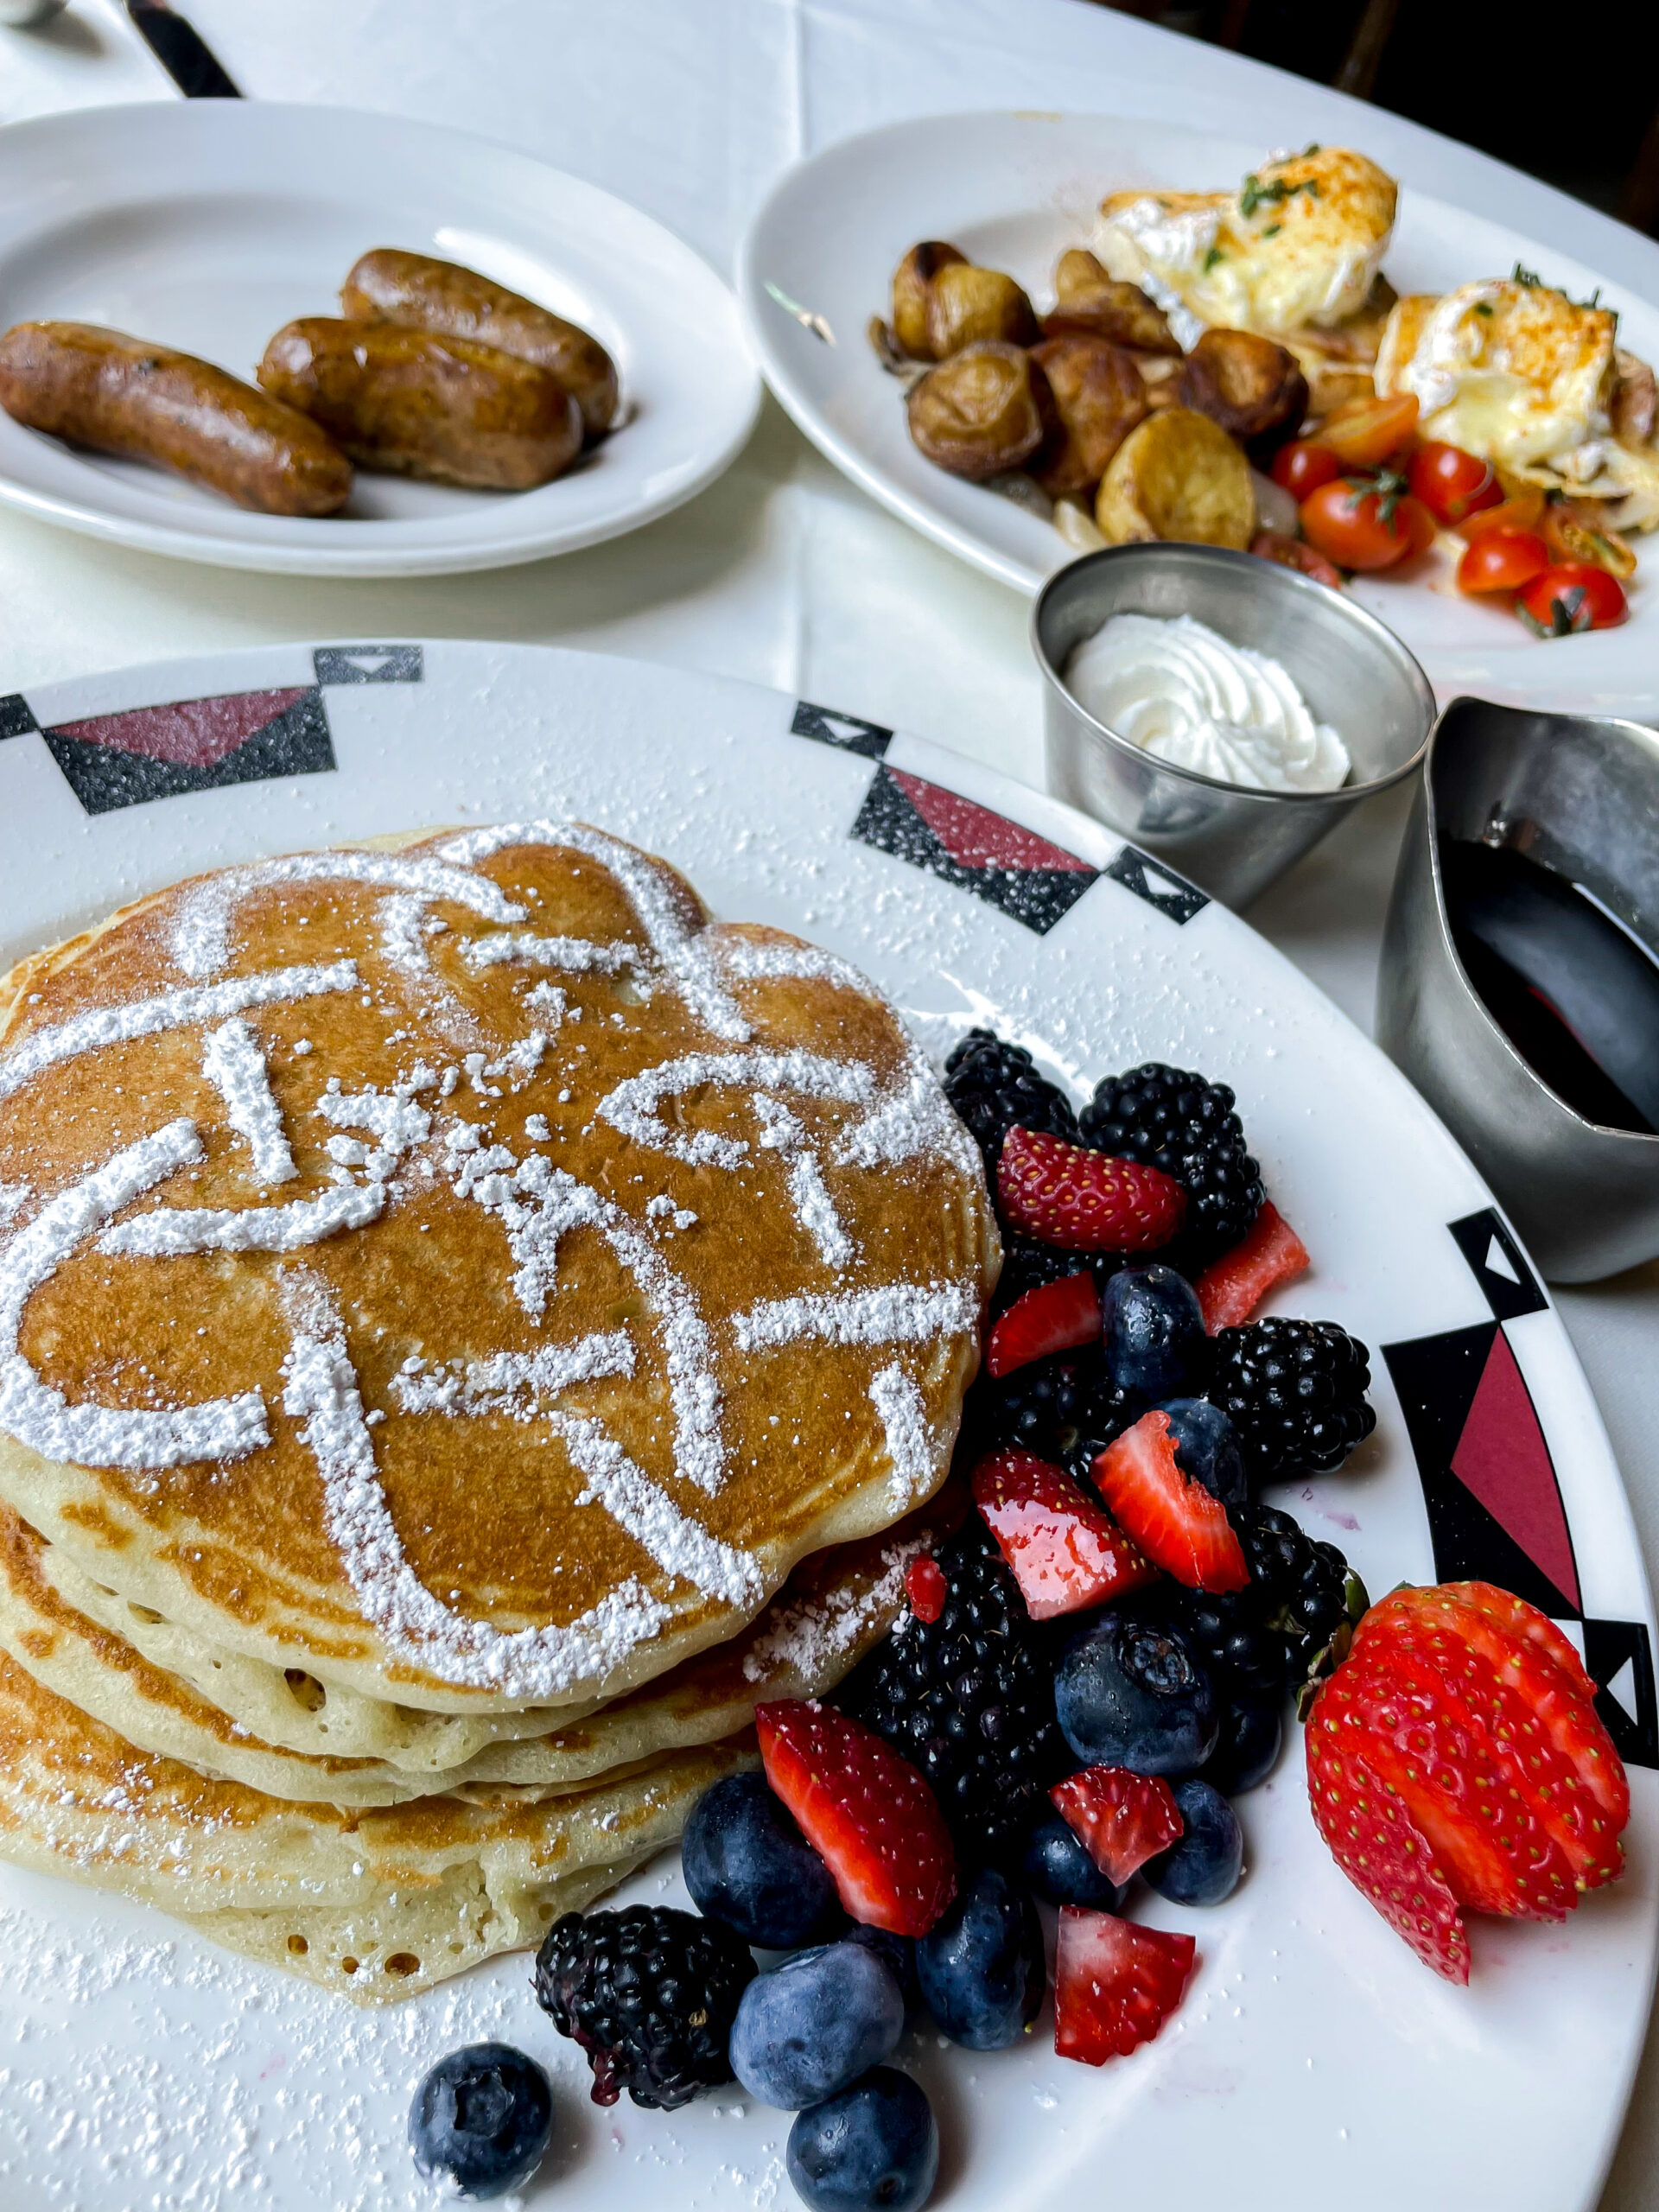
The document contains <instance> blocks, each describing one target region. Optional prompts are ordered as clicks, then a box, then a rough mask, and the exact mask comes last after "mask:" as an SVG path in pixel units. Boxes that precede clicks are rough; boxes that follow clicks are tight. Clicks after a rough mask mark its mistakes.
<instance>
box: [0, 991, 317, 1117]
mask: <svg viewBox="0 0 1659 2212" xmlns="http://www.w3.org/2000/svg"><path fill="white" fill-rule="evenodd" d="M358 980H359V979H358V973H357V963H356V962H355V961H354V960H336V961H335V962H334V963H333V964H332V965H331V966H329V967H327V968H320V967H319V968H312V967H306V968H270V969H266V970H265V972H264V974H263V975H259V976H233V977H232V978H231V979H230V980H229V981H228V982H223V983H207V984H203V985H200V986H198V987H197V988H194V989H187V990H181V991H161V992H158V993H157V994H156V996H155V997H154V998H147V999H129V1000H128V1001H127V1002H126V1004H125V1005H124V1006H99V1007H88V1008H87V1010H86V1013H84V1014H71V1015H70V1017H69V1019H68V1020H67V1021H60V1022H57V1023H55V1024H54V1026H53V1027H50V1028H47V1029H34V1030H31V1031H30V1032H29V1034H28V1035H27V1036H25V1037H22V1038H21V1039H19V1040H18V1042H17V1043H16V1045H14V1046H11V1048H10V1051H8V1052H4V1053H3V1054H0V1098H10V1096H11V1095H12V1093H13V1091H15V1090H21V1089H22V1086H23V1084H26V1083H29V1082H30V1081H32V1080H33V1078H34V1077H35V1076H37V1075H40V1074H42V1073H43V1072H44V1071H45V1070H46V1069H48V1068H50V1067H56V1066H57V1065H59V1063H60V1062H61V1061H63V1060H72V1059H75V1058H78V1057H79V1054H81V1053H82V1052H93V1051H96V1050H97V1049H98V1047H99V1046H104V1045H129V1044H132V1043H135V1042H136V1041H137V1039H139V1038H141V1037H156V1036H159V1035H160V1034H161V1033H162V1032H163V1031H165V1030H168V1029H189V1028H192V1027H194V1026H195V1025H196V1024H197V1023H199V1022H209V1021H224V1020H227V1019H228V1018H229V1016H231V1015H232V1014H242V1013H245V1011H246V1009H247V1008H248V1007H251V1006H277V1005H280V1004H281V1003H282V1002H283V1001H284V1000H287V999H305V998H321V997H326V996H327V995H329V994H330V993H332V992H334V991H351V990H355V989H356V988H357V985H358Z"/></svg>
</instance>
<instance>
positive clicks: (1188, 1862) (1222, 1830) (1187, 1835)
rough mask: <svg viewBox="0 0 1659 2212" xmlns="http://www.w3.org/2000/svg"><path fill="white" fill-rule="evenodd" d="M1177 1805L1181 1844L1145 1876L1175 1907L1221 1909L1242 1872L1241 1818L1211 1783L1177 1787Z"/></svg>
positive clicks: (1157, 1860) (1161, 1856) (1161, 1857)
mask: <svg viewBox="0 0 1659 2212" xmlns="http://www.w3.org/2000/svg"><path fill="white" fill-rule="evenodd" d="M1175 1803H1176V1806H1177V1808H1178V1809H1179V1813H1180V1815H1181V1819H1182V1820H1183V1821H1185V1827H1184V1828H1183V1830H1182V1833H1181V1840H1180V1841H1179V1843H1172V1844H1171V1845H1170V1847H1169V1849H1168V1850H1167V1851H1160V1853H1159V1854H1158V1856H1157V1857H1156V1858H1155V1859H1148V1860H1147V1863H1146V1865H1145V1866H1143V1867H1142V1868H1141V1872H1142V1873H1143V1874H1144V1875H1145V1876H1146V1878H1147V1881H1149V1882H1150V1883H1151V1884H1152V1886H1153V1888H1154V1890H1156V1891H1157V1892H1158V1894H1159V1896H1160V1897H1167V1898H1168V1899H1169V1901H1170V1903H1171V1904H1220V1903H1221V1901H1222V1899H1223V1898H1224V1897H1231V1895H1232V1893H1233V1891H1235V1890H1236V1888H1237V1887H1238V1878H1239V1876H1240V1875H1241V1874H1242V1873H1243V1871H1244V1833H1243V1829H1242V1828H1241V1827H1239V1825H1238V1815H1237V1814H1236V1812H1235V1811H1234V1810H1233V1808H1232V1807H1231V1806H1230V1804H1229V1803H1228V1802H1227V1800H1226V1799H1225V1798H1224V1796H1222V1794H1221V1792H1220V1790H1219V1789H1212V1788H1211V1785H1210V1783H1207V1782H1200V1781H1196V1780H1195V1781H1192V1782H1178V1783H1176V1784H1175Z"/></svg>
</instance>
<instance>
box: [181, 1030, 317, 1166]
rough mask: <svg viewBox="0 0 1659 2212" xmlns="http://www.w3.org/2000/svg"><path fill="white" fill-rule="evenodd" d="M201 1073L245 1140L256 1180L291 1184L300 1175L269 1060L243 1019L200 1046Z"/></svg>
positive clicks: (228, 1117)
mask: <svg viewBox="0 0 1659 2212" xmlns="http://www.w3.org/2000/svg"><path fill="white" fill-rule="evenodd" d="M201 1071H202V1073H203V1074H204V1075H205V1076H206V1077H207V1080H208V1082H209V1083H211V1084H213V1088H214V1090H217V1091H218V1093H219V1096H220V1097H221V1098H222V1099H223V1100H224V1101H225V1113H226V1119H227V1120H228V1121H229V1122H230V1125H231V1127H232V1128H233V1129H234V1130H235V1131H236V1133H237V1135H238V1136H240V1137H242V1138H245V1140H246V1142H247V1147H248V1150H249V1153H250V1154H251V1163H250V1164H251V1167H252V1171H253V1179H254V1181H255V1182H256V1183H258V1184H260V1185H270V1184H272V1183H291V1182H292V1181H293V1180H294V1178H295V1177H296V1175H297V1174H298V1173H299V1172H300V1171H299V1169H298V1168H297V1167H296V1166H295V1165H294V1155H293V1154H292V1153H291V1152H290V1151H289V1146H288V1137H287V1135H286V1133H285V1132H284V1130H283V1116H282V1109H281V1108H280V1107H279V1106H278V1105H277V1098H276V1094H275V1093H274V1092H273V1091H272V1090H271V1087H270V1071H269V1070H268V1069H267V1067H266V1065H265V1056H264V1053H263V1052H261V1051H260V1049H259V1047H258V1045H257V1043H256V1042H255V1039H254V1034H253V1032H252V1030H251V1029H250V1028H249V1027H248V1025H247V1023H246V1022H245V1021H244V1020H242V1019H241V1018H240V1016H239V1015H233V1016H232V1019H231V1020H229V1021H226V1022H222V1023H221V1024H220V1025H219V1027H218V1028H217V1029H215V1030H213V1031H212V1032H211V1033H210V1034H209V1036H208V1039H207V1044H206V1045H205V1046H203V1048H202V1054H201Z"/></svg>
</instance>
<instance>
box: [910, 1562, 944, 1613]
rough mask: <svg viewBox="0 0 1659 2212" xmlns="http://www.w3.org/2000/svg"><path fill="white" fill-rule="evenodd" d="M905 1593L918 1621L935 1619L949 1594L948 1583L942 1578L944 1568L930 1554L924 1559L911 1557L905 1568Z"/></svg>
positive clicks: (942, 1609)
mask: <svg viewBox="0 0 1659 2212" xmlns="http://www.w3.org/2000/svg"><path fill="white" fill-rule="evenodd" d="M905 1595H906V1598H908V1599H909V1600H910V1610H911V1611H912V1613H914V1614H915V1616H916V1618H917V1619H918V1621H936V1620H938V1618H939V1615H940V1614H941V1613H942V1612H943V1611H944V1601H945V1599H947V1598H948V1597H949V1596H950V1584H949V1583H948V1582H947V1581H946V1580H945V1579H944V1568H943V1567H941V1566H940V1565H939V1562H938V1560H936V1559H934V1558H933V1557H931V1554H930V1555H929V1556H928V1557H926V1558H925V1559H913V1560H912V1561H911V1562H910V1565H909V1566H908V1567H906V1569H905Z"/></svg>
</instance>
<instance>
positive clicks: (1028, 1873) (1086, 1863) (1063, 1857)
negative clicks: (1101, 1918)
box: [1020, 1810, 1129, 1912]
mask: <svg viewBox="0 0 1659 2212" xmlns="http://www.w3.org/2000/svg"><path fill="white" fill-rule="evenodd" d="M1020 1872H1021V1873H1022V1874H1023V1875H1024V1876H1025V1878H1026V1879H1027V1881H1028V1882H1029V1883H1030V1884H1031V1886H1032V1888H1033V1890H1035V1891H1036V1892H1037V1894H1038V1896H1039V1897H1046V1898H1047V1899H1048V1901H1049V1903H1050V1904H1080V1905H1083V1906H1084V1907H1085V1908H1086V1909H1087V1910H1089V1911H1090V1912H1121V1911H1122V1909H1123V1900H1124V1898H1125V1897H1127V1896H1128V1891H1129V1885H1128V1883H1127V1882H1125V1883H1123V1884H1122V1885H1119V1884H1118V1883H1116V1882H1113V1881H1109V1879H1108V1878H1107V1877H1106V1876H1105V1875H1104V1874H1103V1873H1102V1872H1101V1871H1100V1869H1099V1867H1098V1866H1096V1864H1095V1862H1094V1860H1093V1859H1091V1858H1090V1856H1089V1854H1088V1853H1087V1852H1086V1851H1085V1850H1084V1847H1083V1846H1082V1845H1081V1844H1080V1843H1079V1842H1078V1841H1077V1837H1076V1836H1075V1835H1073V1834H1072V1833H1071V1829H1070V1828H1069V1827H1067V1826H1066V1825H1065V1821H1063V1820H1062V1819H1061V1818H1060V1816H1059V1815H1058V1813H1056V1812H1054V1811H1052V1810H1049V1811H1046V1812H1045V1813H1044V1814H1043V1815H1042V1816H1041V1818H1040V1819H1039V1820H1037V1821H1033V1824H1032V1826H1031V1827H1029V1828H1028V1829H1027V1831H1026V1841H1025V1848H1024V1850H1023V1851H1022V1853H1021V1854H1020Z"/></svg>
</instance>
